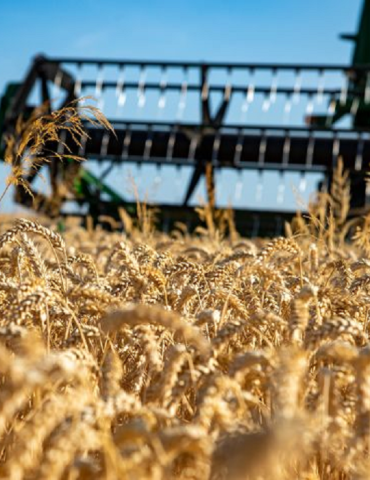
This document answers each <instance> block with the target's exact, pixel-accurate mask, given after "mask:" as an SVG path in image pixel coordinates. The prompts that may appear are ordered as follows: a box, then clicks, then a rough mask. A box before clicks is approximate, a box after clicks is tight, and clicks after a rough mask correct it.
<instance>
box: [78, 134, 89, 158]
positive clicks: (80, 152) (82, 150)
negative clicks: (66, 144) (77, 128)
mask: <svg viewBox="0 0 370 480" xmlns="http://www.w3.org/2000/svg"><path fill="white" fill-rule="evenodd" d="M87 139H88V137H87V135H83V136H82V137H81V145H80V147H79V149H78V156H79V157H82V158H84V157H85V154H86V144H87Z"/></svg>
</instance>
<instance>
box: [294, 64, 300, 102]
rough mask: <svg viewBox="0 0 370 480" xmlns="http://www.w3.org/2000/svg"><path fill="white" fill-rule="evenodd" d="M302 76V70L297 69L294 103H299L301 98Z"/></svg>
mask: <svg viewBox="0 0 370 480" xmlns="http://www.w3.org/2000/svg"><path fill="white" fill-rule="evenodd" d="M301 88H302V76H301V70H300V69H296V70H295V82H294V87H293V103H295V104H298V103H299V101H300V98H301Z"/></svg>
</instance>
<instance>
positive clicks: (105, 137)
mask: <svg viewBox="0 0 370 480" xmlns="http://www.w3.org/2000/svg"><path fill="white" fill-rule="evenodd" d="M109 140H110V134H109V132H108V131H105V132H104V135H103V138H102V141H101V146H100V156H101V157H102V158H104V157H106V156H107V154H108V146H109Z"/></svg>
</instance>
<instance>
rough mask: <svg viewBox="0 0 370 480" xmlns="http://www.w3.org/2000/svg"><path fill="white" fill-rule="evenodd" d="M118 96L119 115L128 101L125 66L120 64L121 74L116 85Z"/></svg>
mask: <svg viewBox="0 0 370 480" xmlns="http://www.w3.org/2000/svg"><path fill="white" fill-rule="evenodd" d="M116 97H117V116H119V113H120V111H121V109H122V108H123V107H124V106H125V103H126V92H125V66H124V65H120V70H119V76H118V81H117V86H116Z"/></svg>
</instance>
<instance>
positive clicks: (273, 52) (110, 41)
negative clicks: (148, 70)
mask: <svg viewBox="0 0 370 480" xmlns="http://www.w3.org/2000/svg"><path fill="white" fill-rule="evenodd" d="M361 5H362V1H361V0H310V1H302V0H259V1H258V2H257V1H251V0H244V1H242V0H229V1H226V0H223V1H221V0H213V1H211V0H184V1H182V2H180V1H175V0H135V1H131V2H128V1H122V0H121V1H119V0H104V1H100V0H73V1H72V0H63V1H60V0H59V1H57V0H47V1H46V0H32V1H30V0H0V32H1V57H0V93H1V92H2V91H3V90H4V87H5V85H6V83H7V82H8V81H11V80H19V79H21V78H22V77H23V75H24V73H25V71H26V69H27V68H28V66H29V65H30V62H31V59H32V57H33V56H34V55H35V54H37V53H44V54H46V55H50V56H80V57H103V58H127V59H164V60H205V61H212V60H213V61H239V62H277V63H278V62H289V63H305V62H307V63H344V64H345V63H348V62H349V61H350V57H351V45H350V44H349V43H347V42H343V41H340V40H339V39H338V35H339V34H340V33H344V32H345V33H352V32H354V31H355V30H356V28H357V22H358V17H359V13H360V7H361Z"/></svg>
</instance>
